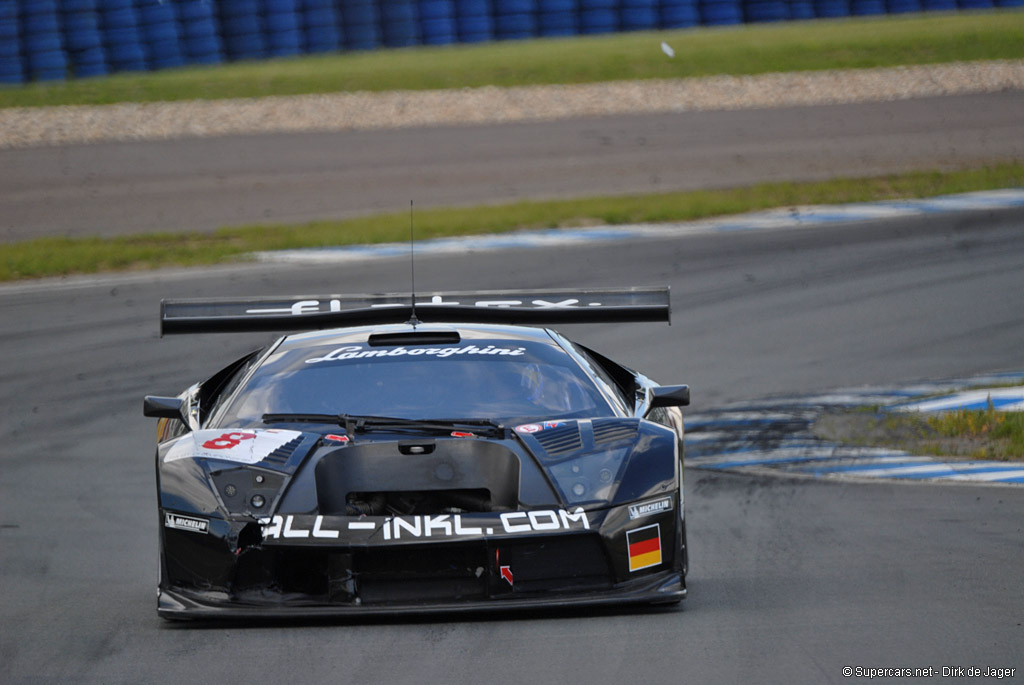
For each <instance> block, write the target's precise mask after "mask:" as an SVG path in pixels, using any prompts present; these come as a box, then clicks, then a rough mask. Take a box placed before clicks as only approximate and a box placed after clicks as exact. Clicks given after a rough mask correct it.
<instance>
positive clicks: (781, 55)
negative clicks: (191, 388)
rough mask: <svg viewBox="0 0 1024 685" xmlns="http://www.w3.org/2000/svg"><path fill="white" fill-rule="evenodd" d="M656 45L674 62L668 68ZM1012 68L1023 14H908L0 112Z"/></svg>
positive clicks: (205, 72) (631, 36)
mask: <svg viewBox="0 0 1024 685" xmlns="http://www.w3.org/2000/svg"><path fill="white" fill-rule="evenodd" d="M662 41H665V42H667V43H668V44H669V45H671V46H672V48H673V49H674V50H675V52H676V56H675V58H674V59H669V58H668V57H667V56H666V55H665V54H663V53H662V51H661V49H660V47H659V46H660V44H661V42H662ZM1020 58H1024V11H1021V10H989V11H984V12H978V13H963V12H957V13H940V14H917V15H903V16H891V17H873V18H858V19H841V20H817V21H802V22H793V23H783V24H771V25H766V24H761V25H746V26H738V27H729V28H714V29H709V28H700V29H688V30H681V31H668V32H654V33H624V34H613V35H606V36H599V37H577V38H572V39H547V40H530V41H505V42H496V43H490V44H483V45H471V46H470V45H459V46H445V47H418V48H406V49H400V50H379V51H373V52H357V53H344V54H336V55H327V56H304V57H297V58H289V59H279V60H267V61H260V62H249V63H244V62H239V63H234V64H228V65H221V66H211V67H192V68H185V69H174V70H164V71H160V72H153V73H141V74H118V75H114V76H109V77H101V78H89V79H79V80H69V81H65V82H49V83H37V84H29V85H27V86H10V87H7V86H5V87H0V107H16V106H40V105H61V104H106V103H113V102H127V101H137V102H144V101H145V102H149V101H159V100H182V99H195V98H205V99H218V98H231V97H260V96H266V95H294V94H300V93H330V92H343V91H358V90H367V91H383V90H407V89H408V90H421V89H433V88H461V87H471V86H484V85H497V86H516V85H529V84H550V83H591V82H597V81H608V80H620V79H648V78H680V77H690V76H706V75H711V74H759V73H766V72H784V71H805V70H820V69H848V68H864V67H879V66H896V65H904V64H929V63H941V62H953V61H962V60H988V59H1020Z"/></svg>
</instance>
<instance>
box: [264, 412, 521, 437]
mask: <svg viewBox="0 0 1024 685" xmlns="http://www.w3.org/2000/svg"><path fill="white" fill-rule="evenodd" d="M263 423H327V424H332V425H338V426H344V427H345V432H347V433H348V434H349V435H355V434H356V433H368V432H371V431H398V432H403V433H405V432H412V433H438V434H442V435H443V434H446V433H453V432H461V431H466V432H471V433H480V434H483V435H487V436H490V437H501V436H503V435H504V434H505V427H504V426H503V425H501V424H500V423H497V422H496V421H491V420H490V419H402V418H398V417H394V416H363V415H359V414H264V415H263Z"/></svg>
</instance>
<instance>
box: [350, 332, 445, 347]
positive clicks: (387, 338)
mask: <svg viewBox="0 0 1024 685" xmlns="http://www.w3.org/2000/svg"><path fill="white" fill-rule="evenodd" d="M461 341H462V337H461V336H460V335H459V333H458V331H412V332H409V333H374V334H373V335H371V336H370V337H369V339H368V340H367V343H368V344H369V345H370V347H390V346H394V345H458V344H459V343H460V342H461Z"/></svg>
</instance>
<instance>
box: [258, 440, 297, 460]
mask: <svg viewBox="0 0 1024 685" xmlns="http://www.w3.org/2000/svg"><path fill="white" fill-rule="evenodd" d="M300 442H302V436H301V435H300V436H299V437H297V438H295V439H294V440H291V441H289V442H286V443H285V444H283V445H281V446H280V447H278V448H277V449H276V450H274V451H273V452H271V453H270V454H268V455H267V456H265V457H264V458H263V461H265V462H270V463H271V464H277V465H278V466H284V465H285V464H287V463H288V460H289V459H291V458H292V455H293V454H295V448H296V447H298V446H299V443H300Z"/></svg>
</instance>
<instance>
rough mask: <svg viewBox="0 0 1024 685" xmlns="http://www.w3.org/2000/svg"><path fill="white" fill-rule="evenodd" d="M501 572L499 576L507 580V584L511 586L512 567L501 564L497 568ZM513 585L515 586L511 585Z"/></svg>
mask: <svg viewBox="0 0 1024 685" xmlns="http://www.w3.org/2000/svg"><path fill="white" fill-rule="evenodd" d="M498 570H499V571H500V572H501V577H502V578H504V579H505V580H507V581H508V584H509V585H510V586H512V569H511V568H509V567H508V566H502V567H501V568H500V569H498ZM512 587H515V586H512Z"/></svg>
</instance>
